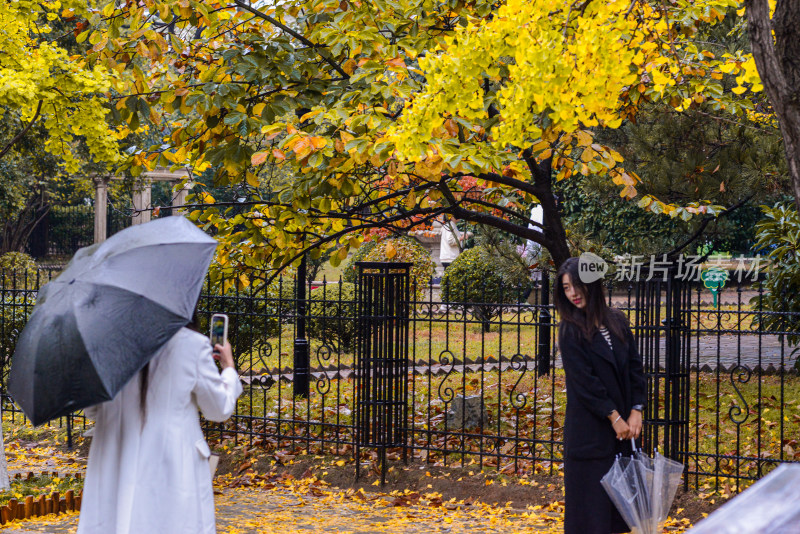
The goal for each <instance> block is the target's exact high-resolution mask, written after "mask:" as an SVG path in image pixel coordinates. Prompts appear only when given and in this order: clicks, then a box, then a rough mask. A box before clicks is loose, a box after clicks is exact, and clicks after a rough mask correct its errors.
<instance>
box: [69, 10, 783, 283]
mask: <svg viewBox="0 0 800 534" xmlns="http://www.w3.org/2000/svg"><path fill="white" fill-rule="evenodd" d="M275 4H276V5H273V4H271V3H266V2H252V3H251V2H247V1H244V0H236V1H220V0H217V1H203V2H201V1H195V0H181V1H179V2H158V1H155V0H138V1H126V2H118V3H117V4H113V3H109V4H107V5H106V7H105V8H104V9H103V10H102V11H98V12H94V13H92V14H90V15H89V17H88V22H89V26H88V27H87V28H86V30H85V31H84V32H83V33H81V34H80V35H79V36H78V39H79V40H88V42H89V43H91V44H92V45H93V51H94V59H96V60H97V61H100V62H101V63H102V65H104V66H105V67H106V68H107V69H109V70H110V71H113V72H114V73H115V74H116V80H115V86H114V93H113V95H112V99H113V104H114V105H113V108H114V113H115V114H116V116H117V118H118V119H119V120H120V121H124V122H125V123H126V124H127V126H128V128H129V129H130V130H131V131H136V130H140V129H142V128H155V129H157V130H159V131H160V132H162V134H163V135H164V142H163V143H158V144H156V145H153V146H152V147H148V148H145V149H142V148H141V147H138V150H137V151H136V152H135V153H134V154H133V155H132V156H131V158H130V159H129V161H128V162H127V164H126V167H127V168H128V169H130V170H131V171H132V172H134V173H136V172H140V171H141V170H142V169H144V168H146V167H152V166H155V165H176V166H178V165H189V166H190V167H192V168H193V169H194V171H195V172H196V173H199V172H202V171H204V170H206V169H207V168H211V169H213V170H214V173H215V176H214V180H213V182H214V185H216V186H220V185H222V186H225V185H228V186H230V187H232V188H236V189H237V191H238V195H239V196H240V197H241V198H246V199H247V200H248V201H249V202H248V203H240V204H238V205H237V206H226V205H219V204H214V202H213V201H214V199H213V198H212V197H211V196H210V195H207V196H205V197H203V196H202V195H198V199H200V200H204V201H205V202H207V203H208V206H206V207H204V208H199V209H197V210H195V211H194V213H193V217H195V218H197V220H199V221H200V222H201V223H204V224H206V225H209V226H212V225H213V226H215V227H216V228H217V230H218V235H219V236H220V237H221V239H222V240H223V243H224V244H226V245H227V246H226V247H225V248H224V251H223V252H222V253H221V254H220V261H221V262H222V263H223V264H225V263H229V264H230V265H232V266H235V267H236V268H239V267H241V268H243V269H244V268H248V267H250V268H258V267H261V266H263V265H264V264H265V263H266V264H268V265H271V266H273V267H279V266H281V265H284V264H286V263H287V262H290V261H292V260H293V259H296V258H297V257H298V254H299V253H300V252H301V251H302V250H304V249H309V248H314V247H316V246H317V245H320V244H323V245H325V244H327V246H333V247H336V248H338V249H339V250H338V252H337V253H336V254H335V255H334V256H333V261H334V262H337V261H340V260H341V259H343V258H344V257H345V256H346V254H347V251H348V248H349V247H352V246H356V245H358V243H359V242H360V240H361V237H360V236H361V235H363V232H364V231H366V230H369V229H371V228H376V227H384V228H391V229H394V230H396V231H406V230H408V229H409V228H411V227H412V226H414V225H421V224H429V223H430V221H431V220H432V219H433V218H434V217H436V216H438V215H440V214H442V213H452V214H454V215H456V216H458V217H459V218H461V219H465V220H468V221H472V222H476V223H482V224H488V225H491V226H494V227H496V228H499V229H502V230H504V231H506V232H508V233H510V234H513V235H516V236H519V237H521V238H526V239H531V240H534V241H537V242H539V243H541V244H542V245H544V246H545V247H547V249H548V250H549V251H550V252H551V254H552V255H553V258H554V259H555V261H556V262H557V263H560V262H561V261H563V259H565V258H566V257H567V256H568V255H569V254H570V250H569V247H568V244H567V239H566V230H565V228H564V226H563V224H562V221H561V217H560V214H559V207H558V204H557V199H556V198H555V196H554V194H553V183H554V182H555V181H558V180H569V179H570V178H571V177H572V176H576V175H592V176H598V177H601V178H602V179H604V180H607V181H608V182H609V183H613V184H615V185H616V187H618V190H619V193H620V195H621V197H623V198H626V199H630V200H632V201H634V202H636V203H637V204H638V205H639V206H640V207H641V208H642V209H646V210H650V211H652V212H654V213H665V214H667V215H669V216H672V217H681V218H691V217H693V216H695V215H699V214H713V213H715V212H719V211H720V210H721V209H722V208H721V207H719V206H714V205H711V204H710V203H708V202H704V201H703V200H704V199H702V198H697V199H689V200H688V201H687V202H683V203H674V202H669V201H667V202H665V201H663V200H662V199H659V198H657V197H655V196H654V195H649V194H642V193H640V192H639V189H638V188H640V187H641V185H640V184H641V180H642V179H643V178H642V177H640V176H638V175H637V174H636V173H634V172H630V171H628V170H627V169H626V167H625V162H624V160H623V157H622V156H621V155H620V153H619V152H618V151H616V150H613V149H611V148H610V147H608V146H606V145H604V144H603V143H601V142H598V140H597V139H596V131H597V130H598V129H599V128H616V127H618V126H619V125H621V124H622V123H623V122H624V121H635V120H636V117H637V114H638V113H639V112H640V110H641V108H642V106H643V105H645V104H652V103H656V102H657V103H661V104H665V105H668V106H670V109H673V110H675V111H676V112H681V111H683V110H686V109H690V108H693V107H696V106H701V105H702V106H707V107H708V109H710V110H711V111H718V112H720V113H727V114H730V115H731V116H733V117H738V118H740V119H742V120H761V118H760V114H763V113H764V110H759V109H755V108H754V106H753V104H752V101H751V100H750V99H749V98H748V96H749V95H750V91H758V90H759V89H760V87H759V85H758V84H759V80H758V76H757V73H756V72H755V64H754V62H753V60H752V58H750V57H749V56H747V55H746V54H745V53H744V51H743V50H734V51H730V52H725V53H720V52H719V50H715V51H710V50H708V47H707V46H706V45H705V44H704V43H703V42H702V40H700V39H697V38H696V37H697V35H698V32H699V31H700V29H702V28H704V27H707V26H709V25H713V24H716V23H718V22H719V21H721V20H723V19H724V18H725V17H726V16H734V17H735V16H741V13H739V14H737V12H736V8H737V7H738V2H736V1H735V0H706V1H704V2H690V1H685V0H682V1H674V2H669V3H663V2H653V3H650V2H630V1H619V0H605V1H591V0H590V1H584V2H575V3H569V2H566V3H565V2H561V1H555V0H550V1H542V2H538V1H537V2H525V1H522V0H508V1H507V2H505V3H502V4H500V5H499V6H498V4H496V3H494V2H489V1H481V0H478V1H475V2H468V3H467V2H462V1H458V0H449V1H441V2H434V1H431V0H382V1H373V2H362V1H358V0H353V1H350V0H307V1H288V2H280V3H275ZM767 117H768V114H767ZM764 120H765V121H768V120H769V118H766V119H764ZM645 179H646V177H645ZM206 185H211V184H206ZM534 202H539V203H541V204H542V206H543V208H544V214H545V222H544V233H540V232H537V231H535V229H531V228H529V225H530V224H531V221H530V220H528V216H527V214H528V212H529V207H530V205H531V204H532V203H534ZM245 204H246V205H247V206H248V209H246V210H243V211H242V210H241V209H240V208H241V207H242V206H243V205H245ZM233 208H237V210H238V211H235V212H231V210H232V209H233ZM226 211H227V212H228V213H227V214H226ZM312 254H316V252H312Z"/></svg>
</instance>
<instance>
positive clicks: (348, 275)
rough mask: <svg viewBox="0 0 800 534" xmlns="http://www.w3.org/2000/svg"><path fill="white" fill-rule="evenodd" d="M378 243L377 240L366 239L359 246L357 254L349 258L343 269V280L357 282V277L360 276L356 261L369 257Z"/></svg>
mask: <svg viewBox="0 0 800 534" xmlns="http://www.w3.org/2000/svg"><path fill="white" fill-rule="evenodd" d="M376 244H377V242H376V241H364V242H363V243H361V246H360V247H358V249H357V250H356V252H355V254H353V255H352V256H350V259H349V260H347V264H346V265H345V268H344V270H343V271H342V281H343V282H349V283H351V284H355V283H356V279H357V278H358V269H357V268H356V262H358V261H364V258H366V257H367V254H369V253H370V252H372V249H374V248H375V245H376Z"/></svg>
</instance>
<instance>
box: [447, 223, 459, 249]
mask: <svg viewBox="0 0 800 534" xmlns="http://www.w3.org/2000/svg"><path fill="white" fill-rule="evenodd" d="M457 231H458V230H453V228H451V227H450V225H449V224H448V225H447V236H446V237H447V244H448V245H450V246H451V247H457V246H458V237H457V236H456V234H455V232H457Z"/></svg>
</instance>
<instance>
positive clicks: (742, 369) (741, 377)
mask: <svg viewBox="0 0 800 534" xmlns="http://www.w3.org/2000/svg"><path fill="white" fill-rule="evenodd" d="M730 375H731V385H732V386H733V389H734V390H735V391H736V395H737V396H738V397H739V398H740V399H741V401H742V405H743V406H744V408H742V405H739V404H738V403H737V404H734V405H733V406H731V409H730V410H728V415H730V417H731V421H733V422H734V423H736V424H737V425H741V424H742V423H744V422H745V421H747V419H748V417H749V416H750V406H749V405H748V404H747V401H746V400H744V396H743V395H742V392H741V391H740V390H739V388H738V387H736V383H737V382H738V383H740V384H747V383H748V382H749V381H750V377H751V376H753V372H752V371H751V370H750V368H749V367H747V366H746V365H741V364H739V365H737V366H736V367H734V368H733V369H731V371H730Z"/></svg>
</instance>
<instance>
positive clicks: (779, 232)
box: [750, 203, 800, 370]
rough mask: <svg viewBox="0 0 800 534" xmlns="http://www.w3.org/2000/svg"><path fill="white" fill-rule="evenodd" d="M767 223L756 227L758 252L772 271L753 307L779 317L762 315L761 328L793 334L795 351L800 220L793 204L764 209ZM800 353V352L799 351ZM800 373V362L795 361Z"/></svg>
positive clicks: (799, 325) (799, 340)
mask: <svg viewBox="0 0 800 534" xmlns="http://www.w3.org/2000/svg"><path fill="white" fill-rule="evenodd" d="M762 209H763V211H764V219H762V220H761V221H759V222H758V223H757V224H756V239H757V241H756V245H755V249H756V250H757V251H759V252H760V253H762V254H764V253H765V254H766V258H767V260H768V261H769V267H768V268H767V269H766V272H767V277H766V279H765V280H764V293H763V294H762V295H756V296H755V297H753V299H752V300H751V302H750V304H751V305H753V307H754V309H762V310H764V311H769V312H779V313H777V314H759V315H758V316H757V317H758V320H759V325H758V326H759V328H760V329H763V330H771V331H782V332H791V333H789V334H788V335H787V341H788V342H789V345H790V346H792V347H797V345H798V344H800V334H798V332H800V217H798V214H797V209H796V208H795V206H794V204H792V203H784V204H778V205H776V206H774V207H772V208H770V207H766V206H764V207H763V208H762ZM795 350H797V349H795ZM795 368H798V370H800V360H795Z"/></svg>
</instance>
